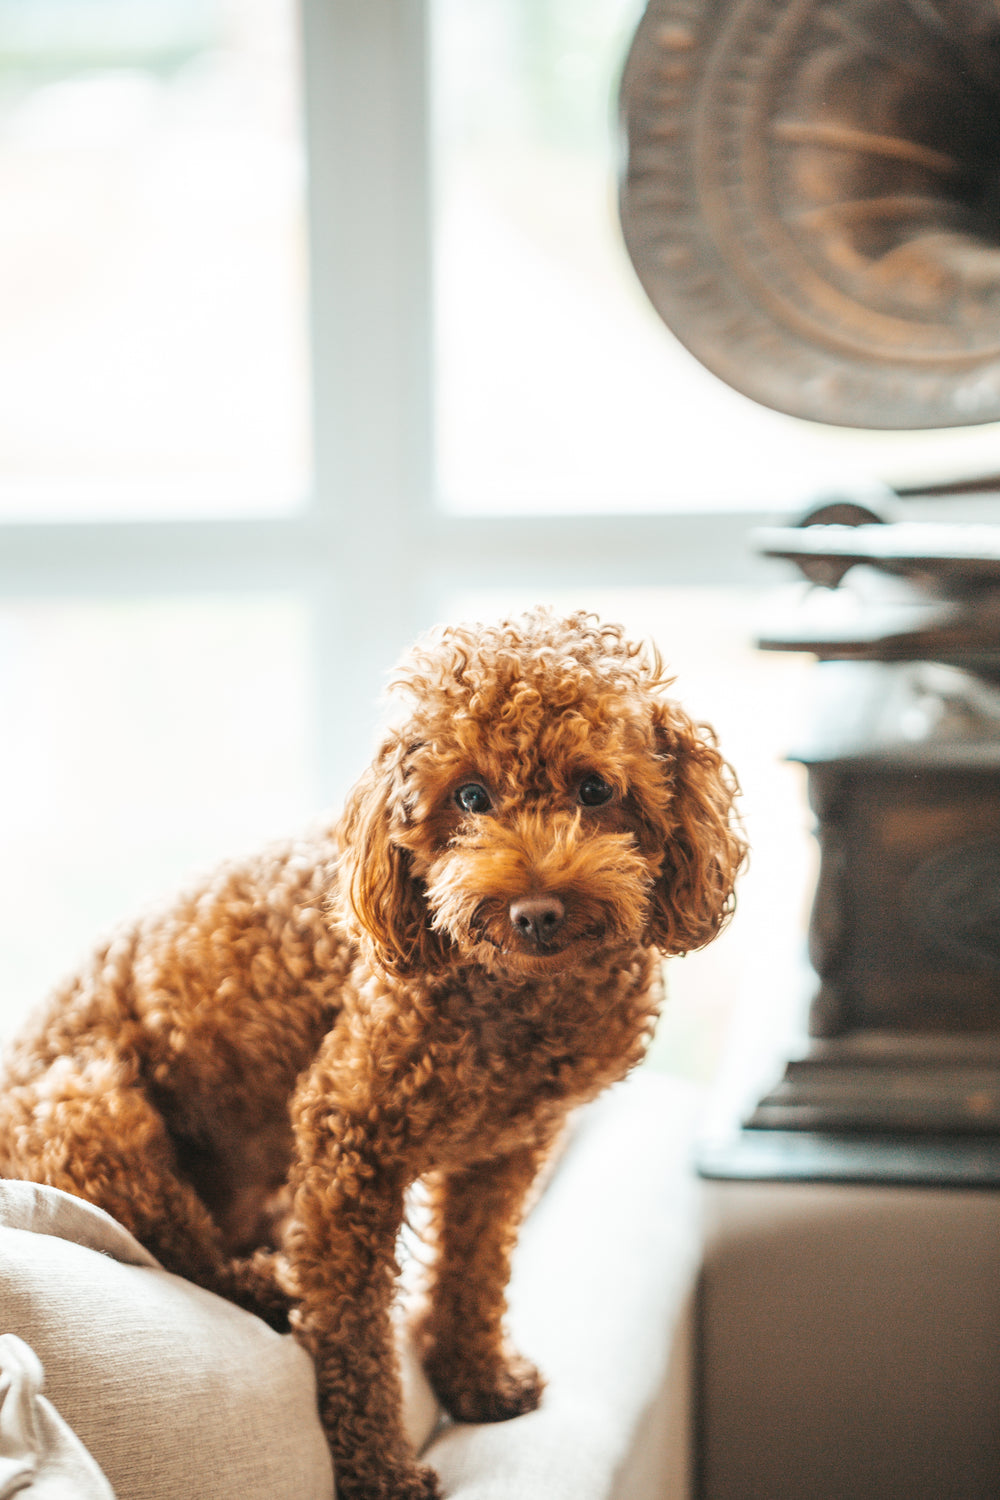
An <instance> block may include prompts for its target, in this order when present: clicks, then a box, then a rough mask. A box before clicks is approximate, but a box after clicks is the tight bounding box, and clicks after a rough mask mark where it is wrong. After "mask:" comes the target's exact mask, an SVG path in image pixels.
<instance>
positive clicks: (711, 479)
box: [431, 0, 997, 512]
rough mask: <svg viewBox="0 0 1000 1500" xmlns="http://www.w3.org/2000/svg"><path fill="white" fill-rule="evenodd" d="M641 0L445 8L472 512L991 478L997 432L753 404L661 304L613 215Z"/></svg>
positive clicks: (451, 282) (454, 470)
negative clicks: (837, 422)
mask: <svg viewBox="0 0 1000 1500" xmlns="http://www.w3.org/2000/svg"><path fill="white" fill-rule="evenodd" d="M641 11H642V4H641V0H432V12H431V13H432V17H433V23H434V27H433V42H434V48H433V94H434V107H435V128H436V135H435V152H436V181H437V242H436V298H437V312H436V337H437V408H438V431H437V448H438V469H439V487H440V491H441V500H442V503H443V504H444V505H445V506H446V507H448V508H450V509H452V510H460V511H477V510H483V511H489V510H492V511H504V512H511V511H522V512H523V511H538V510H547V511H560V510H562V511H566V510H588V511H607V510H612V511H655V510H669V509H672V508H681V509H683V508H687V507H689V506H692V505H693V506H707V505H711V506H716V505H721V506H731V505H737V506H738V505H740V504H746V505H749V506H754V507H756V506H760V505H764V506H770V505H784V504H789V505H797V504H800V503H801V502H802V497H803V494H808V493H810V492H814V491H815V490H816V489H828V488H829V487H831V486H833V485H835V484H837V483H840V482H843V483H847V482H850V481H852V480H860V481H862V482H865V481H868V482H870V481H871V480H872V479H873V478H885V479H889V480H893V479H898V480H901V481H914V480H915V481H916V482H918V483H919V482H927V480H928V479H931V478H934V477H945V476H951V475H952V474H954V473H956V472H958V473H961V474H969V473H994V472H995V470H996V442H997V432H996V428H995V427H993V428H980V429H965V430H962V431H956V432H951V433H920V434H910V433H906V434H896V433H893V434H882V433H868V432H865V433H861V432H851V431H847V432H845V431H843V430H841V429H834V428H828V427H822V426H818V425H815V424H811V423H808V422H802V421H798V420H796V419H793V418H791V417H782V416H780V415H778V414H777V413H774V412H770V411H766V410H764V409H763V408H762V407H758V406H755V405H754V403H753V402H751V401H749V400H748V399H747V398H745V397H743V396H741V395H738V394H737V393H735V392H733V391H731V390H730V389H729V388H728V387H727V386H725V385H723V384H722V383H721V382H720V381H719V380H717V379H716V378H715V377H714V376H712V375H710V374H709V373H708V372H707V371H706V370H704V369H703V368H702V366H701V365H699V364H698V363H697V361H696V360H694V359H693V358H692V357H691V356H690V355H689V354H688V353H687V352H686V350H684V349H683V348H682V347H681V345H680V344H678V343H677V341H676V340H675V339H674V338H673V337H672V335H671V334H670V333H669V332H668V331H667V329H666V328H665V327H664V326H663V324H662V323H661V322H660V321H659V319H658V318H657V316H656V314H655V313H654V312H653V311H652V309H651V308H650V306H649V305H648V303H647V301H646V299H645V296H644V294H643V292H642V291H641V289H640V287H639V284H638V281H637V280H636V277H635V275H634V273H633V271H632V269H631V265H630V263H629V261H628V258H627V256H626V253H625V250H624V248H623V244H622V240H621V233H620V230H619V227H618V220H617V204H616V192H617V188H616V170H617V163H616V160H615V151H616V142H617V130H616V125H615V109H616V92H617V84H618V75H619V73H620V70H621V65H622V62H623V60H624V56H625V52H626V49H627V46H628V43H629V40H630V38H631V35H632V32H633V30H634V28H635V25H636V23H637V21H638V18H639V15H640V14H641Z"/></svg>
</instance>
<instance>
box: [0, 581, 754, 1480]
mask: <svg viewBox="0 0 1000 1500" xmlns="http://www.w3.org/2000/svg"><path fill="white" fill-rule="evenodd" d="M667 686H668V680H667V679H665V678H664V676H663V670H662V666H661V663H660V660H659V657H658V655H657V654H656V652H655V651H654V650H649V649H648V648H645V647H637V646H635V645H632V644H630V643H629V642H628V641H627V640H626V639H625V637H624V635H623V632H622V631H621V629H620V628H619V627H617V626H611V625H602V624H600V623H598V622H597V621H596V620H595V619H594V618H593V617H591V616H587V615H584V614H578V615H574V616H573V617H571V618H570V619H567V620H557V619H555V618H554V617H552V616H551V615H550V614H548V613H547V612H545V611H536V612H534V613H533V614H530V615H528V616H525V617H524V618H521V619H518V620H514V621H509V622H506V623H504V624H502V625H499V626H496V627H491V628H484V627H472V628H455V629H446V630H442V631H439V632H438V633H437V634H436V635H434V636H432V637H430V638H428V639H427V640H426V641H424V642H422V643H420V644H419V645H418V646H417V647H416V648H415V649H414V651H413V652H412V654H411V655H410V657H409V659H408V661H407V662H406V663H405V665H404V668H403V669H402V670H401V673H400V675H399V678H398V680H397V683H396V687H397V688H398V689H399V690H400V691H401V693H402V694H403V696H404V697H405V699H406V700H407V702H408V711H407V712H406V713H405V715H404V716H403V718H402V719H401V721H400V722H399V723H398V725H397V726H396V727H395V728H393V729H391V730H390V731H389V732H387V734H386V737H385V739H384V741H383V743H382V745H381V747H380V749H379V750H378V753H377V755H376V757H375V760H374V764H373V765H372V766H371V768H370V770H369V771H368V772H367V773H366V774H365V776H364V777H363V778H362V780H361V782H360V783H359V785H358V786H357V787H356V789H355V790H354V792H353V794H352V795H351V797H350V800H349V802H348V805H347V808H346V811H345V813H344V815H343V818H342V820H341V821H340V823H339V826H338V827H337V828H335V829H328V830H326V831H325V832H323V833H321V834H319V835H318V836H316V837H315V838H313V839H311V840H307V841H301V842H297V843H294V844H291V845H289V846H287V847H284V848H281V849H279V850H276V851H272V852H270V853H269V854H267V855H265V856H263V857H261V858H259V859H256V860H254V861H250V862H247V863H244V864H241V865H238V866H230V867H228V868H226V869H224V870H222V871H221V873H219V874H218V875H217V876H216V877H215V878H214V879H213V880H211V881H209V882H208V883H206V884H204V885H202V886H201V887H200V888H199V889H197V890H195V891H193V892H192V893H191V894H190V895H188V896H187V897H186V898H185V899H183V900H181V901H179V902H177V903H176V904H174V905H172V906H170V907H169V908H168V909H167V910H165V911H163V912H161V913H159V914H157V915H153V916H150V917H147V918H144V919H143V920H140V921H139V922H137V923H135V924H134V925H132V926H131V927H129V928H128V929H125V930H123V931H122V932H120V933H119V934H118V935H117V936H116V937H115V938H114V939H113V940H112V941H111V942H109V943H108V944H106V945H105V946H104V947H102V948H101V949H100V950H99V951H98V952H97V953H96V954H95V955H94V957H93V959H92V961H91V962H90V964H89V965H88V966H87V967H85V968H84V969H83V970H82V971H81V972H80V973H79V974H78V975H77V976H76V977H75V978H73V979H72V980H71V981H70V982H68V983H67V984H66V985H64V986H63V987H62V988H61V989H60V990H59V991H58V993H57V994H56V995H55V996H54V998H53V1000H52V1001H51V1002H50V1004H49V1006H48V1007H47V1008H46V1009H45V1010H44V1012H43V1013H42V1014H41V1015H40V1017H39V1018H38V1019H37V1020H36V1021H35V1023H34V1025H33V1026H32V1027H31V1028H30V1029H29V1030H28V1031H27V1033H26V1034H25V1036H24V1037H23V1038H22V1039H21V1040H20V1041H19V1042H18V1043H17V1044H16V1045H15V1046H14V1048H13V1049H12V1051H11V1054H10V1057H9V1059H8V1061H7V1065H6V1076H5V1079H4V1082H3V1094H2V1100H0V1170H2V1171H3V1172H4V1173H5V1174H6V1175H7V1176H12V1177H21V1178H28V1179H32V1180H35V1181H39V1182H45V1183H50V1184H52V1185H54V1186H56V1187H59V1188H63V1189H66V1190H67V1191H69V1192H71V1193H75V1194H77V1195H79V1196H82V1197H84V1198H88V1199H90V1200H91V1201H93V1202H95V1203H97V1204H99V1205H101V1207H103V1208H105V1209H107V1210H108V1211H109V1212H110V1213H111V1214H113V1215H114V1216H115V1217H116V1218H117V1219H119V1220H121V1221H122V1222H123V1223H124V1224H126V1225H127V1226H128V1227H129V1228H130V1229H131V1230H132V1231H133V1232H134V1233H135V1234H136V1235H137V1236H138V1238H139V1239H140V1240H142V1241H143V1242H144V1243H145V1244H146V1245H147V1246H149V1248H150V1249H151V1250H152V1251H153V1252H154V1253H155V1254H156V1255H157V1256H158V1257H159V1259H160V1260H161V1261H162V1263H163V1264H164V1265H165V1266H167V1267H168V1268H169V1269H171V1270H173V1271H176V1272H179V1273H181V1274H183V1275H185V1276H188V1277H190V1278H191V1279H193V1280H194V1281H197V1282H199V1283H200V1284H201V1285H202V1286H205V1287H208V1288H210V1289H212V1290H214V1291H216V1292H220V1293H221V1294H222V1295H224V1296H227V1297H230V1298H232V1299H233V1300H235V1301H237V1302H239V1303H242V1304H243V1305H244V1306H247V1307H250V1308H253V1309H254V1310H255V1311H257V1312H260V1313H261V1314H262V1315H264V1316H266V1317H268V1318H269V1319H270V1320H271V1321H273V1322H275V1323H276V1324H278V1325H280V1323H281V1320H282V1318H283V1317H285V1316H286V1315H287V1314H288V1312H289V1310H290V1316H291V1322H292V1326H293V1327H294V1329H295V1331H296V1333H297V1336H298V1337H299V1339H300V1340H301V1341H302V1342H303V1344H304V1345H305V1346H306V1347H307V1348H308V1349H309V1350H310V1351H311V1353H312V1355H313V1357H314V1359H315V1363H316V1369H317V1375H318V1383H319V1395H320V1406H321V1413H322V1419H323V1423H324V1426H325V1429H326V1431H327V1433H328V1435H329V1439H330V1444H331V1448H332V1451H333V1456H334V1461H335V1464H336V1469H337V1476H338V1483H339V1486H340V1492H341V1494H342V1495H343V1496H345V1497H349V1500H360V1497H364V1500H390V1497H391V1500H415V1497H430V1496H434V1495H437V1494H438V1488H437V1481H436V1478H435V1476H434V1474H433V1472H432V1471H431V1470H430V1469H428V1468H426V1467H421V1466H420V1465H418V1464H417V1463H416V1462H415V1459H414V1456H413V1454H412V1452H411V1451H410V1449H409V1447H408V1444H407V1441H406V1439H405V1436H404V1433H403V1430H402V1426H401V1420H400V1410H399V1406H400V1402H399V1390H398V1373H397V1368H396V1359H395V1352H394V1343H393V1337H392V1331H391V1319H390V1305H391V1302H392V1298H393V1294H394V1277H395V1272H396V1262H395V1247H396V1242H397V1235H398V1231H399V1229H400V1226H401V1223H402V1220H403V1215H404V1195H405V1194H406V1192H407V1190H408V1188H409V1187H410V1185H411V1184H412V1183H414V1182H415V1181H416V1180H417V1179H418V1178H424V1179H426V1180H427V1181H428V1182H429V1184H430V1196H431V1203H432V1209H433V1243H434V1247H435V1255H434V1265H433V1271H432V1280H431V1285H430V1289H429V1297H428V1302H427V1310H426V1311H425V1313H424V1315H423V1317H422V1321H421V1326H420V1328H419V1339H420V1344H421V1349H422V1353H423V1357H424V1361H425V1365H426V1369H427V1372H428V1375H429V1377H430V1379H431V1381H432V1383H433V1385H434V1387H435V1389H436V1390H437V1392H438V1394H439V1396H440V1397H441V1399H442V1401H443V1403H444V1405H445V1406H446V1407H447V1409H448V1410H449V1411H450V1412H451V1413H452V1414H453V1415H454V1416H455V1417H457V1418H459V1419H463V1420H470V1421H484V1420H485V1421H492V1420H497V1419H501V1418H505V1417H510V1416H514V1415H516V1414H517V1413H520V1412H524V1411H528V1410H530V1409H531V1408H533V1407H534V1406H535V1405H536V1404H537V1402H538V1400H539V1396H540V1393H541V1388H542V1387H541V1379H540V1377H539V1375H538V1373H537V1371H536V1370H535V1369H534V1368H533V1367H532V1366H531V1365H530V1364H529V1363H528V1362H527V1361H526V1360H524V1359H522V1358H521V1357H520V1356H518V1355H516V1354H515V1353H513V1352H512V1351H511V1350H510V1349H509V1347H508V1346H507V1344H506V1341H505V1335H504V1313H505V1304H504V1291H505V1285H506V1281H507V1275H508V1265H509V1259H510V1254H511V1250H512V1246H513V1243H514V1239H515V1235H516V1230H517V1225H518V1221H519V1217H520V1215H521V1212H522V1210H523V1205H524V1201H525V1198H526V1195H527V1193H528V1191H529V1188H530V1186H531V1183H532V1181H533V1179H534V1177H535V1175H536V1172H537V1170H538V1167H539V1165H540V1163H541V1161H542V1160H543V1158H544V1156H545V1153H546V1151H547V1150H548V1149H549V1147H550V1145H551V1143H552V1141H553V1139H554V1137H555V1136H556V1134H557V1132H558V1131H559V1128H560V1126H561V1124H562V1122H563V1121H564V1119H565V1116H566V1114H567V1112H568V1111H569V1109H570V1108H571V1107H572V1106H574V1105H576V1104H578V1103H580V1102H582V1101H584V1100H586V1099H589V1098H591V1097H593V1096H594V1095H595V1094H597V1093H598V1092H599V1091H600V1090H601V1089H603V1088H604V1087H605V1086H606V1085H607V1084H609V1083H611V1082H612V1081H614V1080H616V1079H618V1078H620V1077H622V1076H623V1075H624V1074H625V1073H626V1072H627V1071H628V1070H629V1069H630V1068H631V1067H632V1066H633V1064H635V1063H636V1062H637V1061H638V1060H639V1059H640V1057H641V1056H642V1054H643V1050H644V1048H645V1046H646V1043H647V1040H648V1038H649V1035H650V1032H651V1029H652V1026H653V1023H654V1019H655V1016H656V1013H657V1008H658V1005H659V1001H660V980H659V973H660V956H661V955H662V954H673V953H683V952H686V951H688V950H691V949H694V948H698V947H700V946H702V945H703V944H705V943H707V942H708V941H709V940H710V939H711V938H713V937H714V936H715V934H716V933H717V932H718V931H719V930H720V927H721V926H722V925H723V923H724V922H725V920H726V918H727V916H728V914H729V912H730V910H731V908H732V902H733V882H734V879H735V876H736V874H737V871H738V868H739V866H740V864H741V862H742V859H743V855H744V845H743V843H742V840H741V838H740V835H739V833H738V831H737V829H736V826H735V820H734V814H733V801H734V794H735V782H734V778H733V776H732V774H731V772H730V770H729V768H728V767H727V765H726V763H725V762H724V761H723V759H722V757H721V756H720V754H719V752H718V750H717V749H716V746H715V742H714V738H713V736H712V734H711V732H710V731H708V730H706V729H703V728H699V727H697V726H696V725H694V724H693V723H692V722H691V720H690V719H689V718H688V717H687V716H686V715H685V714H684V713H683V712H682V711H681V709H680V708H678V707H677V705H676V704H674V703H672V702H670V701H668V700H667V699H666V698H665V697H664V690H665V688H666V687H667ZM283 1189H284V1194H285V1201H286V1202H287V1204H288V1205H289V1211H288V1213H287V1215H285V1216H283V1215H282V1212H281V1210H282V1202H283V1197H282V1190H283ZM279 1226H280V1233H279Z"/></svg>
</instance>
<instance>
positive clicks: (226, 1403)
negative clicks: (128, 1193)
mask: <svg viewBox="0 0 1000 1500" xmlns="http://www.w3.org/2000/svg"><path fill="white" fill-rule="evenodd" d="M695 1105H696V1100H695V1099H694V1097H693V1096H692V1093H691V1092H690V1091H688V1090H687V1089H685V1088H684V1087H683V1086H681V1085H679V1084H676V1083H672V1082H668V1081H667V1080H664V1079H661V1078H657V1077H655V1076H653V1075H650V1074H646V1073H640V1074H638V1075H636V1076H635V1077H634V1078H633V1079H631V1080H630V1081H629V1082H628V1083H626V1084H624V1085H621V1086H620V1087H619V1088H617V1089H614V1090H612V1091H611V1092H610V1093H609V1094H608V1095H606V1096H605V1098H603V1099H602V1100H599V1101H598V1102H597V1104H595V1105H593V1106H591V1107H590V1108H589V1109H588V1110H586V1111H584V1112H583V1113H582V1115H581V1117H580V1120H579V1122H578V1125H577V1128H576V1130H575V1132H574V1135H573V1138H572V1140H571V1143H570V1146H569V1148H568V1150H567V1152H566V1154H565V1155H564V1157H563V1159H562V1161H561V1162H560V1164H559V1168H558V1170H557V1172H556V1173H555V1175H554V1177H553V1179H552V1181H551V1182H550V1184H549V1185H548V1187H547V1189H546V1191H545V1193H544V1195H543V1197H542V1198H541V1200H540V1201H539V1203H538V1204H537V1205H536V1207H535V1209H534V1210H533V1212H532V1214H531V1216H530V1218H529V1220H528V1223H527V1224H526V1225H525V1228H524V1232H523V1235H522V1241H521V1244H520V1246H519V1248H518V1253H517V1260H516V1266H515V1272H514V1277H513V1281H512V1285H511V1322H512V1326H513V1330H514V1333H515V1336H516V1338H517V1340H518V1342H519V1343H520V1344H521V1346H522V1347H523V1348H524V1350H525V1352H527V1353H529V1354H531V1355H532V1356H533V1357H534V1358H536V1359H537V1360H538V1362H539V1364H541V1365H542V1367H543V1368H544V1369H545V1371H546V1374H547V1376H548V1381H549V1384H548V1389H547V1392H546V1396H545V1399H544V1402H543V1405H542V1407H541V1408H540V1410H539V1411H537V1412H535V1413H533V1414H531V1415H530V1416H527V1417H522V1418H520V1419H518V1420H517V1421H515V1422H508V1423H502V1424H498V1425H495V1426H483V1427H474V1426H456V1425H452V1424H448V1423H445V1422H443V1421H442V1420H441V1419H440V1414H439V1412H438V1411H437V1408H436V1406H435V1404H434V1401H433V1397H432V1396H431V1394H430V1392H429V1390H428V1388H427V1387H426V1384H425V1383H424V1381H423V1378H422V1375H421V1374H420V1372H419V1371H417V1370H416V1369H415V1368H414V1366H413V1363H412V1361H407V1390H408V1395H407V1402H408V1413H409V1423H410V1428H411V1433H412V1435H413V1436H414V1439H415V1441H416V1442H417V1443H418V1445H419V1446H420V1447H421V1448H422V1449H423V1451H424V1453H425V1456H426V1458H427V1460H428V1461H429V1462H430V1463H432V1464H433V1465H434V1466H435V1467H436V1468H437V1469H438V1471H439V1473H440V1474H441V1477H442V1480H443V1484H444V1489H445V1492H446V1494H448V1495H449V1496H455V1497H460V1500H502V1497H511V1500H562V1497H566V1500H570V1497H572V1500H626V1497H627V1500H667V1497H670V1500H687V1497H688V1495H689V1493H690V1479H689V1474H688V1455H689V1451H690V1442H689V1431H688V1429H689V1405H690V1391H691V1384H692V1382H691V1369H690V1354H691V1327H690V1309H691V1301H692V1288H693V1284H694V1279H695V1276H696V1270H697V1258H698V1243H697V1234H696V1226H695V1218H696V1215H695V1202H696V1190H695V1184H694V1180H693V1177H692V1174H691V1170H690V1166H689V1160H690V1154H689V1144H690V1137H691V1129H692V1121H693V1116H694V1111H695ZM27 1488H30V1490H31V1493H32V1496H33V1500H67V1497H79V1500H108V1497H109V1496H117V1497H118V1500H182V1497H183V1500H188V1497H190V1496H191V1495H192V1494H197V1495H198V1496H199V1500H283V1497H286V1496H287V1497H288V1500H331V1497H332V1495H333V1488H334V1487H333V1476H332V1473H331V1469H330V1463H329V1458H328V1454H327V1449H326V1445H325V1443H324V1441H323V1437H322V1434H321V1432H320V1429H319V1425H318V1422H317V1420H316V1415H315V1391H314V1385H313V1376H312V1368H311V1365H310V1363H309V1361H308V1359H307V1358H306V1356H305V1355H304V1354H303V1353H302V1351H301V1350H300V1349H299V1348H298V1346H297V1345H296V1344H295V1343H294V1342H293V1341H292V1339H291V1338H290V1337H287V1336H286V1337H282V1336H281V1335H278V1334H276V1333H274V1332H273V1331H272V1330H271V1329H269V1328H267V1327H266V1326H265V1325H264V1324H263V1323H261V1322H260V1321H259V1320H258V1319H256V1318H253V1317H251V1316H250V1315H249V1314H247V1313H245V1312H242V1311H241V1310H240V1309H238V1308H235V1307H233V1306H231V1305H230V1304H229V1303H226V1302H222V1301H220V1300H219V1299H218V1298H216V1297H213V1296H211V1295H210V1294H209V1293H207V1292H203V1291H201V1290H200V1289H199V1288H197V1287H193V1286H191V1285H190V1284H189V1283H187V1282H184V1281H181V1280H180V1279H179V1278H177V1277H175V1276H171V1275H168V1274H167V1273H166V1272H165V1271H163V1270H161V1269H160V1268H159V1267H158V1266H157V1265H156V1263H155V1262H154V1261H153V1260H152V1259H151V1257H150V1256H148V1255H147V1254H146V1252H145V1251H144V1250H143V1249H142V1247H141V1246H139V1245H138V1244H137V1243H136V1242H135V1241H134V1240H133V1239H132V1238H131V1237H130V1236H129V1235H128V1234H126V1233H125V1231H124V1230H123V1229H121V1227H120V1226H119V1225H117V1224H115V1223H114V1222H113V1221H112V1220H110V1219H108V1218H107V1217H106V1216H105V1215H103V1214H101V1213H100V1212H99V1211H98V1210H96V1209H93V1208H91V1207H90V1206H89V1205H87V1204H84V1203H83V1202H81V1201H80V1200H78V1199H75V1198H69V1197H67V1196H66V1195H64V1194H61V1193H56V1192H54V1191H52V1190H50V1189H44V1188H38V1187H34V1186H33V1185H31V1184H24V1183H0V1500H5V1497H7V1496H9V1495H14V1494H16V1493H20V1492H21V1491H22V1490H24V1489H27Z"/></svg>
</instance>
